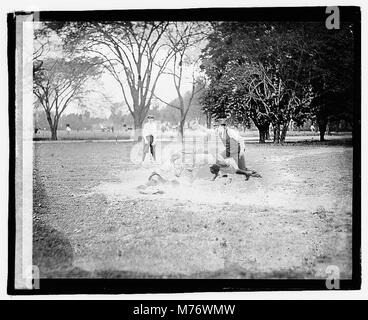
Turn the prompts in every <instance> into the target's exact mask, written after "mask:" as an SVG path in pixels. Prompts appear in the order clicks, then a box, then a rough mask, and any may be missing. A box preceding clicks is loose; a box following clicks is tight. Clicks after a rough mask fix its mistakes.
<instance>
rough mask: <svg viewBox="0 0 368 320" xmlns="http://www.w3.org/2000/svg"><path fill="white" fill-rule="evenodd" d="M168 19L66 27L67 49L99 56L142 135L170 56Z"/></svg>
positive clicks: (89, 23) (171, 53) (137, 130)
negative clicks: (165, 20) (159, 80)
mask: <svg viewBox="0 0 368 320" xmlns="http://www.w3.org/2000/svg"><path fill="white" fill-rule="evenodd" d="M168 26H169V22H154V21H147V22H146V21H140V22H131V21H125V22H106V23H105V22H88V23H75V24H70V25H69V26H68V28H65V30H64V34H65V37H66V38H68V39H69V42H68V46H69V50H72V51H74V52H75V51H76V52H81V53H82V54H83V55H86V54H91V55H94V56H98V57H100V58H101V59H102V60H103V62H104V64H103V65H104V67H105V69H106V70H107V71H108V72H109V73H110V75H111V76H112V77H113V78H114V79H115V80H116V81H117V83H118V84H119V86H120V88H121V93H122V96H123V99H124V102H125V104H126V105H127V107H128V109H129V112H130V113H131V115H132V117H133V119H134V128H135V132H136V139H139V138H140V137H141V129H142V124H143V121H144V119H145V117H146V116H147V113H148V110H149V108H150V105H151V102H152V98H153V96H154V92H155V89H156V85H157V82H158V79H159V78H160V76H161V75H162V74H163V72H164V70H165V67H166V65H167V63H168V62H169V60H170V59H171V58H172V56H173V49H172V48H170V46H168V43H167V41H166V40H167V38H166V34H167V32H166V31H167V30H168Z"/></svg>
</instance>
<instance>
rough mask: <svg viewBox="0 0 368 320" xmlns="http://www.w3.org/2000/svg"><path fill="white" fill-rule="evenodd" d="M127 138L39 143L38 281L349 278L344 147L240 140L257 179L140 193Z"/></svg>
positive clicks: (205, 180)
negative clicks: (331, 273)
mask: <svg viewBox="0 0 368 320" xmlns="http://www.w3.org/2000/svg"><path fill="white" fill-rule="evenodd" d="M132 145H133V144H132V143H130V142H121V143H111V142H110V143H109V142H89V143H88V142H79V143H78V142H75V143H73V142H68V143H63V142H57V143H35V145H34V151H35V159H34V219H33V221H34V229H33V235H34V237H33V257H34V264H36V265H38V266H39V268H40V270H41V276H42V277H132V278H136V277H160V278H161V277H181V278H326V273H325V269H326V267H327V266H328V265H336V266H338V267H339V268H340V275H341V277H342V278H351V266H352V263H351V260H352V256H351V245H352V244H351V236H352V197H351V195H352V156H353V149H352V147H351V146H349V145H347V144H342V145H338V144H334V145H329V144H328V143H327V144H319V143H313V144H303V143H295V144H286V145H285V146H274V145H272V144H267V145H259V144H247V154H246V160H247V166H249V167H250V168H252V169H255V170H257V171H258V172H259V173H260V174H261V175H262V178H261V179H256V178H251V179H250V180H249V181H243V179H242V177H240V176H235V177H232V181H230V179H227V178H221V179H218V180H216V181H215V182H211V181H210V180H209V178H210V176H209V175H208V174H206V173H203V171H201V172H200V174H201V177H202V178H201V179H197V180H196V181H195V183H194V184H193V186H192V187H188V186H179V187H177V188H176V189H175V188H170V189H167V190H165V193H164V194H162V195H143V194H140V193H139V192H138V190H137V189H136V186H138V185H139V184H141V183H143V182H144V181H145V179H146V178H147V177H148V174H149V172H150V169H149V168H143V169H142V168H140V167H138V166H137V165H134V164H132V163H131V162H130V159H129V154H130V149H131V148H132Z"/></svg>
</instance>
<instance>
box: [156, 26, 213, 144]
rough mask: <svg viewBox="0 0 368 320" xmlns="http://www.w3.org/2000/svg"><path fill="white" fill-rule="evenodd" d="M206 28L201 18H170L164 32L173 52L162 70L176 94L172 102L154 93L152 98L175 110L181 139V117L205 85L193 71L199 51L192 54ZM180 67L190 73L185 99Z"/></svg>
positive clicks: (196, 71)
mask: <svg viewBox="0 0 368 320" xmlns="http://www.w3.org/2000/svg"><path fill="white" fill-rule="evenodd" d="M207 29H208V25H207V24H206V23H204V22H202V23H199V22H173V23H172V24H171V30H170V32H169V33H168V40H169V41H168V43H169V47H170V48H171V50H172V52H173V59H172V60H171V62H172V63H171V65H170V66H168V67H167V68H166V70H165V72H164V73H165V74H168V75H170V76H172V79H173V83H174V87H175V91H176V93H177V97H178V98H177V103H176V104H172V103H169V102H165V101H164V100H162V99H161V98H159V97H157V96H156V98H157V99H158V100H160V101H161V102H163V103H165V104H166V105H167V106H169V107H172V108H175V109H177V110H179V112H180V120H179V134H180V137H181V140H182V141H183V139H184V124H185V120H186V117H187V114H188V112H189V110H190V108H191V106H192V102H193V98H194V97H195V96H196V95H198V93H199V92H201V91H202V90H203V89H204V87H205V84H204V83H205V81H204V77H200V76H199V75H196V74H197V73H198V61H199V54H196V52H195V49H197V48H198V46H199V45H200V43H201V42H203V40H204V38H205V35H206V31H208V30H207ZM196 55H197V56H196ZM184 69H187V71H190V73H191V76H190V80H189V82H190V85H191V89H190V90H189V91H187V92H186V93H187V94H188V98H187V99H184V93H183V90H185V89H183V82H184V81H185V71H184Z"/></svg>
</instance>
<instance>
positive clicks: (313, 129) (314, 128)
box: [310, 124, 316, 132]
mask: <svg viewBox="0 0 368 320" xmlns="http://www.w3.org/2000/svg"><path fill="white" fill-rule="evenodd" d="M310 130H311V131H312V132H314V131H316V127H315V126H314V125H313V124H312V125H311V126H310Z"/></svg>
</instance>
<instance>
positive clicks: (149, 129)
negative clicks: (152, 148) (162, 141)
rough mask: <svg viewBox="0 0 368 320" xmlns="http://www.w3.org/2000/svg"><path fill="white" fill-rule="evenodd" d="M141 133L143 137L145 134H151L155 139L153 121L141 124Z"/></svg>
mask: <svg viewBox="0 0 368 320" xmlns="http://www.w3.org/2000/svg"><path fill="white" fill-rule="evenodd" d="M142 135H143V137H144V139H146V137H147V136H150V135H152V136H153V138H154V140H156V137H157V126H156V123H154V122H151V123H150V122H147V123H145V124H144V125H143V130H142Z"/></svg>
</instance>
